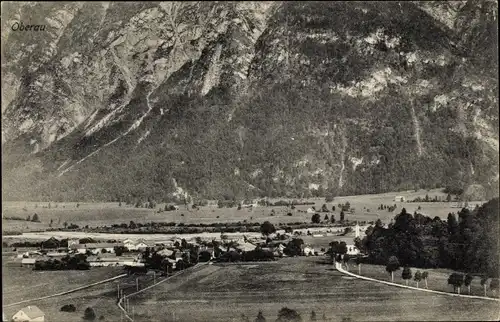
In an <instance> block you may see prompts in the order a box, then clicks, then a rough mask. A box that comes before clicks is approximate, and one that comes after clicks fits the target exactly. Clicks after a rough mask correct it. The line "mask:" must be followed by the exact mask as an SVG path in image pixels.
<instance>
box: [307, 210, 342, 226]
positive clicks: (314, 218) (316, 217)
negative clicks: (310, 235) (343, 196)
mask: <svg viewBox="0 0 500 322" xmlns="http://www.w3.org/2000/svg"><path fill="white" fill-rule="evenodd" d="M344 220H345V213H344V211H341V212H340V222H343V221H344ZM311 222H312V223H313V224H319V223H321V215H320V214H317V213H316V214H314V215H312V217H311ZM323 222H327V223H328V222H329V223H332V224H334V223H335V222H336V220H335V215H334V214H332V215H331V216H330V217H328V214H326V215H325V217H324V218H323Z"/></svg>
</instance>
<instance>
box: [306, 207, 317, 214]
mask: <svg viewBox="0 0 500 322" xmlns="http://www.w3.org/2000/svg"><path fill="white" fill-rule="evenodd" d="M307 213H308V214H314V213H316V210H314V209H312V208H307Z"/></svg>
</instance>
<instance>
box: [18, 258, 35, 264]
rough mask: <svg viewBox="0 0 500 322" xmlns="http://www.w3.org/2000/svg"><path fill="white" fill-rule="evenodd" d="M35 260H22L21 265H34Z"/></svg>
mask: <svg viewBox="0 0 500 322" xmlns="http://www.w3.org/2000/svg"><path fill="white" fill-rule="evenodd" d="M35 262H36V258H23V260H22V261H21V263H22V264H35Z"/></svg>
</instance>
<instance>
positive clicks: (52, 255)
mask: <svg viewBox="0 0 500 322" xmlns="http://www.w3.org/2000/svg"><path fill="white" fill-rule="evenodd" d="M66 255H68V253H58V252H51V253H47V256H48V257H64V256H66Z"/></svg>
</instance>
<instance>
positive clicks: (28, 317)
mask: <svg viewBox="0 0 500 322" xmlns="http://www.w3.org/2000/svg"><path fill="white" fill-rule="evenodd" d="M12 321H14V322H21V321H22V322H43V321H45V313H43V312H42V310H40V309H39V308H38V307H37V306H34V305H31V306H27V307H25V308H22V309H20V310H19V311H18V312H17V313H16V314H14V315H13V316H12Z"/></svg>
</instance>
